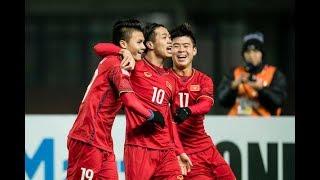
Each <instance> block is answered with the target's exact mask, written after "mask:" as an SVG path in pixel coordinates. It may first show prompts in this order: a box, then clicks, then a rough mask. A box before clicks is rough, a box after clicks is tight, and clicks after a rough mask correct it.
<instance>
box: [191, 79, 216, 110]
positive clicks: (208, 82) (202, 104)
mask: <svg viewBox="0 0 320 180" xmlns="http://www.w3.org/2000/svg"><path fill="white" fill-rule="evenodd" d="M204 77H205V78H203V80H202V81H201V90H200V95H199V97H198V98H197V103H196V104H194V105H192V106H189V108H190V110H191V113H192V114H193V115H204V114H207V113H208V112H209V111H210V110H211V108H212V106H213V104H214V99H213V98H214V86H213V81H212V79H211V78H209V77H207V76H204Z"/></svg>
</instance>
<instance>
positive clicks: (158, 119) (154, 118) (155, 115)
mask: <svg viewBox="0 0 320 180" xmlns="http://www.w3.org/2000/svg"><path fill="white" fill-rule="evenodd" d="M147 120H148V121H151V122H153V123H158V124H159V125H160V126H161V127H162V128H164V125H165V122H164V118H163V116H162V114H161V113H160V112H159V111H152V115H151V117H150V118H149V119H147Z"/></svg>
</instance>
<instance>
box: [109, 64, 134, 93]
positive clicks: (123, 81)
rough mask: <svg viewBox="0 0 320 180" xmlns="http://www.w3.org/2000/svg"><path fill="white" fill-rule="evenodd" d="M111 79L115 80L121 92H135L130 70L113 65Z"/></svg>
mask: <svg viewBox="0 0 320 180" xmlns="http://www.w3.org/2000/svg"><path fill="white" fill-rule="evenodd" d="M109 79H110V80H111V81H112V82H113V84H114V86H115V87H116V88H117V90H118V91H119V94H121V93H123V92H133V90H132V87H131V84H130V74H129V72H128V71H126V70H124V69H121V67H120V65H114V66H113V67H112V69H111V70H110V73H109Z"/></svg>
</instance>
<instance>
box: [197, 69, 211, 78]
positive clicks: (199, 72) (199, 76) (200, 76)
mask: <svg viewBox="0 0 320 180" xmlns="http://www.w3.org/2000/svg"><path fill="white" fill-rule="evenodd" d="M194 76H195V77H197V78H198V79H202V80H204V81H207V80H212V77H211V76H209V75H208V74H206V73H204V72H202V71H199V70H197V69H194Z"/></svg>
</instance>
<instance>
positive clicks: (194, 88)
mask: <svg viewBox="0 0 320 180" xmlns="http://www.w3.org/2000/svg"><path fill="white" fill-rule="evenodd" d="M190 91H200V85H199V84H192V85H190Z"/></svg>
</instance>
